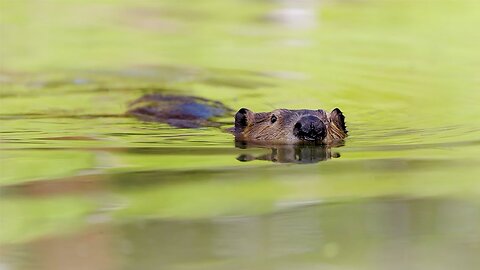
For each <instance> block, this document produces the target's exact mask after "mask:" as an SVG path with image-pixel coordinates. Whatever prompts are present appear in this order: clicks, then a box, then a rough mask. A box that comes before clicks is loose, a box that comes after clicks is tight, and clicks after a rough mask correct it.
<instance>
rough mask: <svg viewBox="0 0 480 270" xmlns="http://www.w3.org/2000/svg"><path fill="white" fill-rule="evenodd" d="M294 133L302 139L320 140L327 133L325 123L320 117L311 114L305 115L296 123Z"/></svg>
mask: <svg viewBox="0 0 480 270" xmlns="http://www.w3.org/2000/svg"><path fill="white" fill-rule="evenodd" d="M293 134H294V135H295V136H297V137H298V138H299V139H301V140H306V141H320V140H323V139H324V138H325V136H326V134H327V129H326V127H325V124H324V123H323V122H322V120H320V119H319V118H318V117H316V116H313V115H309V116H303V117H302V118H300V120H298V122H297V123H295V126H294V127H293Z"/></svg>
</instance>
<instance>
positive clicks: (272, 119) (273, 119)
mask: <svg viewBox="0 0 480 270" xmlns="http://www.w3.org/2000/svg"><path fill="white" fill-rule="evenodd" d="M270 122H272V124H273V123H275V122H277V117H276V116H275V114H272V118H270Z"/></svg>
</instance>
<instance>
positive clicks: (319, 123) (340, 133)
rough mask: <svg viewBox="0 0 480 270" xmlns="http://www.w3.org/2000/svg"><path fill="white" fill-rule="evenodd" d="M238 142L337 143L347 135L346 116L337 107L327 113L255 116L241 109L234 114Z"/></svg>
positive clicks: (286, 112) (283, 111) (284, 112)
mask: <svg viewBox="0 0 480 270" xmlns="http://www.w3.org/2000/svg"><path fill="white" fill-rule="evenodd" d="M233 133H234V135H235V139H236V140H237V141H245V142H255V143H265V144H298V143H318V144H336V143H339V142H341V141H342V140H343V139H344V138H345V137H346V136H347V129H346V126H345V117H344V116H343V113H342V112H341V111H340V110H339V109H338V108H335V109H334V110H332V111H331V112H326V111H324V110H321V109H320V110H288V109H278V110H274V111H272V112H261V113H254V112H252V111H250V110H248V109H245V108H242V109H240V110H239V111H238V112H237V114H236V115H235V128H234V131H233Z"/></svg>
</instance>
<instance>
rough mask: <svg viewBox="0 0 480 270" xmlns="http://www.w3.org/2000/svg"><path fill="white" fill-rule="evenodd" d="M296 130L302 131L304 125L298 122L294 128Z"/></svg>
mask: <svg viewBox="0 0 480 270" xmlns="http://www.w3.org/2000/svg"><path fill="white" fill-rule="evenodd" d="M294 128H295V129H297V130H300V129H301V128H302V124H301V123H300V122H297V123H296V124H295V126H294Z"/></svg>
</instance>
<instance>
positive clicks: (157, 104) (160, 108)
mask: <svg viewBox="0 0 480 270" xmlns="http://www.w3.org/2000/svg"><path fill="white" fill-rule="evenodd" d="M129 107H130V109H129V111H128V112H127V114H128V115H133V116H135V117H137V118H138V119H140V120H142V121H150V122H160V123H166V124H169V125H171V126H174V127H179V128H198V127H207V126H220V123H218V122H216V121H215V120H214V118H216V117H221V116H224V115H226V114H227V113H230V112H232V110H231V109H230V108H228V107H226V106H225V105H223V104H222V103H221V102H219V101H214V100H209V99H205V98H199V97H193V96H176V95H162V94H147V95H144V96H143V97H141V98H139V99H137V100H135V101H133V102H132V103H130V106H129Z"/></svg>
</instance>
